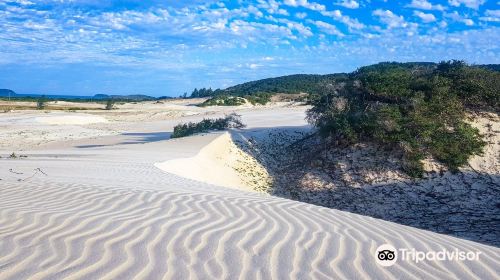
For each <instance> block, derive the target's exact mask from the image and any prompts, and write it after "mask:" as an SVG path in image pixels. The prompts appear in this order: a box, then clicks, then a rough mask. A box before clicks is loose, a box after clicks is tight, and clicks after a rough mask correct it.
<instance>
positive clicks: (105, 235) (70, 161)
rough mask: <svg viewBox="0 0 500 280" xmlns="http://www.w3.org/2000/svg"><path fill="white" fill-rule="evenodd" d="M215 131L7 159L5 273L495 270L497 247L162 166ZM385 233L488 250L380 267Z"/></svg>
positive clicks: (319, 274) (127, 275) (1, 225)
mask: <svg viewBox="0 0 500 280" xmlns="http://www.w3.org/2000/svg"><path fill="white" fill-rule="evenodd" d="M216 136H217V135H205V136H195V137H189V138H186V139H182V140H179V141H159V142H154V143H147V144H133V145H128V144H123V145H109V146H104V147H97V148H89V149H70V148H65V149H61V150H50V151H49V150H44V151H38V152H31V153H27V154H28V155H29V157H28V158H27V159H22V160H10V159H1V160H0V179H2V180H1V181H0V202H1V204H0V279H498V269H499V267H500V249H498V248H494V247H490V246H486V245H482V244H478V243H474V242H470V241H466V240H461V239H457V238H453V237H449V236H445V235H439V234H435V233H431V232H427V231H423V230H419V229H415V228H410V227H406V226H401V225H397V224H394V223H390V222H385V221H381V220H377V219H373V218H369V217H364V216H359V215H355V214H350V213H347V212H342V211H337V210H332V209H327V208H322V207H318V206H314V205H309V204H305V203H300V202H295V201H291V200H286V199H281V198H277V197H269V196H262V195H259V194H255V193H249V192H242V191H238V190H233V189H228V188H223V187H218V186H214V185H209V184H204V183H200V182H196V181H193V180H189V179H185V178H181V177H179V176H175V175H173V174H169V173H166V172H162V171H161V170H159V169H157V168H155V167H154V163H155V162H162V161H165V160H168V159H175V158H185V157H192V156H194V155H195V154H196V153H198V152H199V150H200V149H201V148H202V147H203V146H204V143H209V142H210V141H212V140H213V139H215V137H216ZM121 142H123V141H121ZM92 143H93V142H91V143H89V144H92ZM36 168H41V169H42V170H43V171H44V172H45V173H46V174H47V176H45V175H43V174H41V173H35V171H34V169H36ZM9 169H11V170H12V171H14V172H16V173H23V174H15V173H12V172H10V171H9ZM32 175H35V176H34V177H31V178H30V176H32ZM383 243H390V244H392V245H394V246H395V247H397V248H398V247H401V248H412V247H414V248H416V249H417V250H423V251H427V250H436V251H438V250H441V249H447V250H450V251H452V250H454V249H459V250H466V251H469V250H473V251H476V250H478V251H481V252H482V255H481V258H480V261H478V262H468V261H464V262H460V261H451V262H422V263H419V264H418V265H416V264H414V263H411V262H398V263H397V264H396V265H395V266H393V267H390V268H382V267H380V266H378V265H377V264H376V263H375V259H374V257H373V255H374V254H375V250H376V248H377V247H378V246H379V245H380V244H383Z"/></svg>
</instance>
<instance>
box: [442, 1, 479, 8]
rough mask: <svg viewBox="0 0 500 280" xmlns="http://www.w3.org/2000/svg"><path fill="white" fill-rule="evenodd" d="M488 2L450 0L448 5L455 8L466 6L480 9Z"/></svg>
mask: <svg viewBox="0 0 500 280" xmlns="http://www.w3.org/2000/svg"><path fill="white" fill-rule="evenodd" d="M485 2H486V0H448V3H449V4H450V5H452V6H454V7H460V5H464V6H465V7H467V8H471V9H475V10H477V9H479V6H481V5H483V4H484V3H485Z"/></svg>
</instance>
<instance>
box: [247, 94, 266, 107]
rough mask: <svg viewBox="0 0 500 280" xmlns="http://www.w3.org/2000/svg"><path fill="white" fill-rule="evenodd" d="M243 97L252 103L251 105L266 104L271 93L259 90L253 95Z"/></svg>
mask: <svg viewBox="0 0 500 280" xmlns="http://www.w3.org/2000/svg"><path fill="white" fill-rule="evenodd" d="M245 98H246V99H247V100H248V101H249V102H250V103H252V105H256V104H260V105H266V104H267V103H269V101H271V94H269V93H264V92H259V93H256V94H253V95H247V96H245Z"/></svg>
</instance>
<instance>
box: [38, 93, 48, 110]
mask: <svg viewBox="0 0 500 280" xmlns="http://www.w3.org/2000/svg"><path fill="white" fill-rule="evenodd" d="M45 101H46V100H45V96H40V97H39V98H38V99H37V101H36V109H37V110H43V109H45Z"/></svg>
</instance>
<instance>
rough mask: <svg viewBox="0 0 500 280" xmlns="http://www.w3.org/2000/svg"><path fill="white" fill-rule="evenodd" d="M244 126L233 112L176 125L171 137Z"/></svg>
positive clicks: (238, 116)
mask: <svg viewBox="0 0 500 280" xmlns="http://www.w3.org/2000/svg"><path fill="white" fill-rule="evenodd" d="M244 127H245V125H244V124H243V123H242V122H241V116H240V115H237V114H234V113H233V114H230V115H228V116H225V117H224V118H218V119H204V120H202V121H201V122H198V123H193V122H189V123H185V124H179V125H176V126H175V127H174V132H173V133H172V136H171V138H179V137H186V136H189V135H193V134H195V133H201V132H209V131H212V130H225V129H228V128H244Z"/></svg>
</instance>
